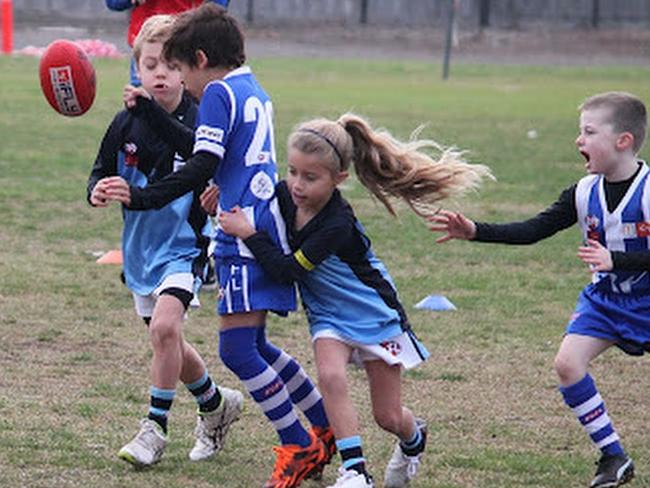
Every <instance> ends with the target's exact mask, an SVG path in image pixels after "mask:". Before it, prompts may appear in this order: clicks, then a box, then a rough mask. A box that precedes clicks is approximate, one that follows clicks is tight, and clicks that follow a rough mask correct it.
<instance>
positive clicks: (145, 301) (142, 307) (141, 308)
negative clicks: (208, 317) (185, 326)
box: [133, 273, 201, 317]
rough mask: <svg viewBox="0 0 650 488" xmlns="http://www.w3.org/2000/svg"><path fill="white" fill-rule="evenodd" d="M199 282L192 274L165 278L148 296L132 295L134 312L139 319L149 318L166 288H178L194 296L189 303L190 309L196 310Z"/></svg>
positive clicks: (173, 275)
mask: <svg viewBox="0 0 650 488" xmlns="http://www.w3.org/2000/svg"><path fill="white" fill-rule="evenodd" d="M197 286H200V280H198V279H197V278H196V277H195V276H194V275H193V274H192V273H174V274H171V275H169V276H167V277H166V278H165V279H164V280H163V282H162V283H161V284H160V286H158V288H156V289H155V290H154V291H153V293H151V294H150V295H138V294H137V293H133V302H134V304H135V311H136V313H137V314H138V316H139V317H151V316H152V315H153V309H154V307H155V306H156V301H157V300H158V297H159V296H160V294H161V293H162V292H163V291H164V290H166V289H168V288H180V289H181V290H186V291H188V292H190V293H192V294H193V295H194V298H192V301H191V302H190V307H192V308H198V307H200V306H201V303H200V302H199V296H198V293H197V291H198V287H197Z"/></svg>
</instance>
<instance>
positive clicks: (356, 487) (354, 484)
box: [327, 466, 375, 488]
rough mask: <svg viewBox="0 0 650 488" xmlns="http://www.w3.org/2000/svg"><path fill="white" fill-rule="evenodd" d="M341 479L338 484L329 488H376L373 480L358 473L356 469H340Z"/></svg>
mask: <svg viewBox="0 0 650 488" xmlns="http://www.w3.org/2000/svg"><path fill="white" fill-rule="evenodd" d="M339 475H340V476H339V477H338V478H337V479H336V483H335V484H333V485H332V486H328V487H327V488H374V486H375V485H374V484H373V482H372V478H370V477H366V476H365V475H363V474H359V473H357V472H356V471H355V470H354V469H345V468H344V467H343V466H341V467H340V468H339Z"/></svg>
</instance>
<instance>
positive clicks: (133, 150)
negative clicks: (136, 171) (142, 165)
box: [124, 142, 139, 166]
mask: <svg viewBox="0 0 650 488" xmlns="http://www.w3.org/2000/svg"><path fill="white" fill-rule="evenodd" d="M137 153H138V146H137V145H136V144H135V143H134V142H127V143H126V144H124V164H126V165H127V166H137V165H138V161H139V158H138V154H137Z"/></svg>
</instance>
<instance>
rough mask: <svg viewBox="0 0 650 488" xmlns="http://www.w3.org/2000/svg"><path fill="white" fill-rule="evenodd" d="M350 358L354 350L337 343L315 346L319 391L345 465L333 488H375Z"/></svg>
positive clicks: (321, 341) (322, 342)
mask: <svg viewBox="0 0 650 488" xmlns="http://www.w3.org/2000/svg"><path fill="white" fill-rule="evenodd" d="M351 354H352V348H351V347H350V346H348V345H347V344H344V343H342V342H340V341H338V340H336V339H331V338H320V339H316V341H315V342H314V356H315V359H316V370H317V371H318V387H319V389H320V390H321V394H322V395H323V402H324V404H325V411H326V412H327V417H328V419H329V421H330V426H331V427H332V430H333V431H334V436H335V437H336V447H337V448H338V451H339V454H340V456H341V461H342V465H341V468H340V469H339V472H340V476H339V479H338V480H337V482H336V484H335V485H334V486H335V487H337V488H338V487H345V486H368V487H371V486H373V485H372V479H371V478H370V476H369V475H368V473H367V471H366V462H365V458H364V457H363V449H362V445H361V437H360V436H359V420H358V417H357V412H356V409H355V408H354V404H353V403H352V399H351V398H350V395H349V391H348V382H347V365H348V362H349V360H350V356H351Z"/></svg>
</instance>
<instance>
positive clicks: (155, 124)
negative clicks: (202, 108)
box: [131, 97, 194, 159]
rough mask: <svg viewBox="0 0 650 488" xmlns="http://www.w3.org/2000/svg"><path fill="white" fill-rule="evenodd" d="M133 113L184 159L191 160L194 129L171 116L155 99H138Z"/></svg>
mask: <svg viewBox="0 0 650 488" xmlns="http://www.w3.org/2000/svg"><path fill="white" fill-rule="evenodd" d="M131 112H132V113H133V114H134V115H135V116H136V117H140V118H142V119H143V120H145V121H146V123H147V125H149V127H151V128H152V129H153V130H154V132H156V134H158V137H160V138H161V139H162V140H163V141H165V142H166V143H167V144H168V145H169V146H171V147H172V148H173V149H174V151H176V152H177V153H178V154H180V156H181V157H182V158H183V159H189V158H190V156H192V150H193V149H194V128H192V127H188V126H187V125H185V124H183V123H182V122H180V121H179V120H177V119H176V118H175V117H174V116H173V115H171V114H169V112H167V111H166V110H165V109H164V108H162V107H161V106H160V105H159V104H158V103H156V102H155V101H154V100H153V99H150V98H146V97H138V98H137V100H136V105H135V107H134V108H133V109H131Z"/></svg>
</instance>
